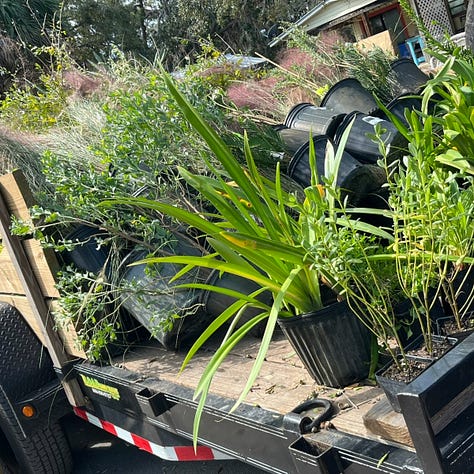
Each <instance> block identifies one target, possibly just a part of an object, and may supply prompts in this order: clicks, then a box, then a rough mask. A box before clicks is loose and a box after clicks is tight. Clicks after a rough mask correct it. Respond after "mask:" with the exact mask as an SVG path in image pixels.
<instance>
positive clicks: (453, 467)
mask: <svg viewBox="0 0 474 474" xmlns="http://www.w3.org/2000/svg"><path fill="white" fill-rule="evenodd" d="M31 205H32V201H31V196H30V194H29V192H28V189H27V186H26V185H25V180H24V178H23V176H22V175H21V173H17V172H15V173H13V174H9V175H5V176H2V177H0V231H1V237H2V250H1V252H0V301H1V303H0V430H1V431H0V446H1V447H0V471H1V470H2V469H3V470H4V471H5V472H15V471H16V472H32V473H43V472H44V473H46V472H48V473H53V472H57V473H61V472H68V471H70V469H71V459H70V454H69V452H68V448H67V443H66V439H65V437H64V434H63V433H62V431H61V427H60V424H59V422H58V421H59V420H60V418H61V417H63V416H64V415H65V414H67V413H70V412H71V410H73V411H74V413H75V414H76V415H78V416H79V417H81V418H83V419H84V420H87V421H88V422H90V423H93V424H94V425H96V426H99V427H100V428H102V429H104V430H106V431H108V432H110V433H112V434H114V435H115V436H118V437H120V438H122V439H124V440H126V441H127V442H129V443H131V444H134V445H136V446H137V447H138V448H140V449H143V450H146V451H148V452H150V453H152V454H154V455H156V456H158V457H160V458H162V459H167V460H173V461H177V462H179V461H191V460H224V459H237V460H240V461H242V462H244V463H248V464H249V465H252V466H255V467H258V468H260V469H262V470H264V471H267V472H271V473H306V472H307V473H328V474H332V473H340V472H344V473H371V472H374V473H375V472H384V473H399V472H400V473H402V472H403V473H410V472H416V473H421V472H424V473H426V474H437V473H453V474H454V473H458V474H470V473H472V472H474V335H471V336H469V337H468V338H466V339H465V340H464V341H463V342H461V343H459V344H457V345H456V346H455V347H454V348H453V349H452V350H451V351H450V352H449V353H448V354H447V355H446V356H445V357H444V358H443V362H442V363H436V364H434V365H433V366H431V367H430V368H428V369H427V371H426V372H425V373H424V375H423V377H421V378H420V382H419V383H418V384H417V385H414V386H412V387H411V388H410V392H409V393H404V394H400V395H399V401H400V405H401V407H402V413H401V414H398V413H395V412H393V411H392V410H391V408H390V405H389V404H388V403H387V401H386V399H385V396H384V395H383V394H382V392H381V390H380V389H379V388H378V387H376V386H370V385H365V386H364V385H360V386H352V387H347V388H345V389H344V390H336V389H331V388H328V387H320V386H317V385H316V384H315V383H314V381H312V379H311V378H310V377H309V375H308V374H307V372H306V371H305V369H304V368H303V367H302V365H301V363H300V361H299V360H298V358H297V356H296V355H295V354H294V352H293V351H292V349H291V347H290V345H289V344H288V342H287V341H286V340H285V338H284V337H283V336H282V335H278V334H277V335H276V336H275V338H274V340H273V342H272V345H271V348H270V351H269V353H268V355H267V360H266V362H265V364H264V367H263V370H262V373H261V375H260V377H259V379H258V381H257V383H256V384H255V386H254V387H253V389H252V391H251V393H250V394H249V396H248V398H247V402H246V404H243V405H241V406H240V407H239V408H238V409H237V410H236V411H234V412H232V413H229V410H230V408H231V407H232V405H233V404H234V401H235V398H236V397H237V396H238V394H239V391H240V389H241V387H242V385H241V384H242V382H243V380H242V378H243V377H244V374H246V373H248V367H249V365H250V364H252V363H253V358H254V356H255V355H256V353H257V350H258V343H259V341H258V339H253V338H251V337H249V338H247V339H246V340H245V341H244V343H243V345H242V346H241V347H240V349H239V352H238V353H237V352H236V353H233V354H231V355H230V356H229V357H228V358H227V359H226V361H225V364H224V366H223V370H222V371H220V373H219V374H218V377H217V379H216V381H215V384H214V385H213V389H212V390H213V391H212V395H210V396H209V397H208V400H207V403H206V406H205V410H204V414H203V416H202V419H201V427H200V431H199V446H198V448H197V450H194V448H193V446H192V441H191V438H192V429H193V428H192V427H193V418H194V414H195V410H196V402H195V401H193V388H194V387H195V385H196V383H197V380H198V377H199V375H200V373H201V370H202V368H203V367H204V366H205V364H206V361H207V360H208V359H209V357H210V354H212V352H213V350H215V348H216V347H214V346H213V345H212V342H211V343H210V344H209V345H208V346H207V347H206V350H204V351H202V352H201V353H200V354H199V355H198V356H197V357H196V358H195V359H194V360H193V362H192V363H191V365H190V367H189V369H186V370H185V371H184V372H183V373H182V374H181V375H178V372H179V367H180V365H181V363H182V360H183V358H184V354H182V353H179V352H170V351H167V350H165V349H164V348H163V347H162V346H161V345H160V344H159V343H158V342H157V341H150V340H148V341H145V342H143V341H141V342H136V343H135V344H132V345H131V346H130V347H128V348H127V349H126V350H125V351H123V352H122V353H119V354H117V355H116V356H115V357H114V358H113V359H112V360H111V361H110V363H108V364H105V365H99V364H93V363H90V362H89V361H87V360H86V358H85V356H84V354H83V353H82V351H81V349H78V348H77V347H76V346H75V345H74V334H75V328H74V327H73V326H72V325H71V326H70V327H69V328H67V327H62V328H60V330H56V329H55V328H54V323H53V321H52V320H51V317H50V309H51V308H52V307H53V306H54V304H55V298H57V296H58V295H57V292H56V291H57V290H56V289H55V287H54V274H55V271H56V265H57V262H56V261H55V257H54V255H52V254H50V253H48V252H47V251H46V250H45V249H42V248H41V247H40V245H39V243H38V242H36V241H34V239H23V240H20V239H18V238H17V237H14V236H12V235H11V234H10V231H9V227H10V221H11V216H12V215H15V216H17V217H21V218H25V217H27V216H28V208H29V207H30V206H31Z"/></svg>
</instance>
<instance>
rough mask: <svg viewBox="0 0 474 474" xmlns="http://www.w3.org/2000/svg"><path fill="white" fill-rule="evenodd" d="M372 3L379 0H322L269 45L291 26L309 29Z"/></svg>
mask: <svg viewBox="0 0 474 474" xmlns="http://www.w3.org/2000/svg"><path fill="white" fill-rule="evenodd" d="M373 3H381V2H380V0H323V1H322V2H320V3H318V4H317V5H316V6H315V7H314V8H313V9H312V10H310V11H309V12H308V13H306V15H304V16H302V17H301V18H300V19H299V20H298V21H297V22H295V24H294V26H293V27H292V28H290V29H288V30H286V31H284V32H283V33H281V34H280V35H278V36H277V37H276V38H274V39H273V40H272V41H271V42H270V43H269V46H270V47H273V46H275V45H277V44H278V43H279V42H280V41H282V40H284V39H285V38H286V37H287V36H288V35H289V34H290V33H291V31H292V29H293V28H298V27H303V28H304V29H305V31H311V30H314V29H316V28H319V27H321V26H323V25H326V24H327V23H330V22H334V21H335V20H337V19H339V18H343V17H344V18H347V17H348V16H349V15H350V14H351V13H354V12H358V11H359V10H363V9H365V8H366V7H367V6H368V5H371V4H373Z"/></svg>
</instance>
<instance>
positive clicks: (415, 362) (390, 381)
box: [375, 335, 458, 413]
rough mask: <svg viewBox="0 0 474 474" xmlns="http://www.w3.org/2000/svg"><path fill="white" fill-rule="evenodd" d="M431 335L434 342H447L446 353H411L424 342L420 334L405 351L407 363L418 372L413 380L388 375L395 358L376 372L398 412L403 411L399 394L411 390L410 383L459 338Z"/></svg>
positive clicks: (389, 399)
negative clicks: (434, 354) (419, 354)
mask: <svg viewBox="0 0 474 474" xmlns="http://www.w3.org/2000/svg"><path fill="white" fill-rule="evenodd" d="M431 337H432V340H433V343H434V344H436V343H440V344H446V345H447V347H448V348H446V350H445V352H444V354H443V355H442V356H441V357H429V356H424V357H420V356H417V355H412V354H410V350H412V349H416V348H418V347H420V346H421V345H422V344H423V337H422V336H419V337H418V338H416V339H415V340H414V341H412V342H411V344H409V345H408V346H407V347H406V348H405V352H406V354H405V360H406V362H407V364H408V365H410V366H413V367H414V369H413V370H414V371H416V374H415V375H413V378H412V379H411V380H409V381H403V380H399V379H397V378H392V377H390V376H389V375H387V372H388V371H389V370H390V369H391V368H393V367H394V365H395V362H394V361H393V360H391V361H390V362H388V363H387V364H386V365H385V366H384V367H382V368H381V369H380V370H378V371H377V372H376V374H375V379H376V380H377V383H378V385H379V386H380V388H382V390H383V391H384V393H385V395H386V397H387V400H388V401H389V403H390V405H391V407H392V409H393V410H394V411H395V412H397V413H400V412H401V407H400V403H399V401H398V394H399V393H405V392H407V391H409V390H410V384H411V383H413V382H415V380H416V379H417V378H418V377H420V376H421V375H422V374H423V372H424V371H425V370H426V369H428V368H429V367H431V366H432V365H433V364H435V363H436V362H437V361H438V360H440V359H441V358H442V357H443V356H444V355H445V354H447V353H448V352H449V350H450V349H451V348H452V347H454V346H455V344H456V343H457V342H458V339H456V338H452V337H449V338H448V337H443V336H438V335H432V336H431ZM399 362H400V363H402V358H401V356H400V357H399Z"/></svg>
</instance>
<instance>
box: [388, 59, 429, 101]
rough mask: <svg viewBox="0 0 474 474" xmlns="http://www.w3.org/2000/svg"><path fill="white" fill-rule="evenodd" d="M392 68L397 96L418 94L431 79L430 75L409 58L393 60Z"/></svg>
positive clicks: (392, 77)
mask: <svg viewBox="0 0 474 474" xmlns="http://www.w3.org/2000/svg"><path fill="white" fill-rule="evenodd" d="M390 70H391V79H392V81H393V82H394V85H393V89H394V92H395V96H398V95H401V94H418V93H420V91H421V90H422V89H423V87H424V86H425V85H426V82H427V81H428V79H429V76H428V75H427V74H425V73H424V72H423V71H422V70H421V69H420V68H419V67H418V66H417V65H416V64H415V63H414V62H413V61H412V60H411V59H409V58H401V59H397V60H395V61H393V62H392V63H391V64H390Z"/></svg>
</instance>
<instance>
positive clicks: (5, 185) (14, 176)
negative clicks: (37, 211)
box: [0, 170, 36, 220]
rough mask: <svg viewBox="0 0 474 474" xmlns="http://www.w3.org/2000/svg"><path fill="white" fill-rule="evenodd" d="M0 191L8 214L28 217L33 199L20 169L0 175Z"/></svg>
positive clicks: (26, 218)
mask: <svg viewBox="0 0 474 474" xmlns="http://www.w3.org/2000/svg"><path fill="white" fill-rule="evenodd" d="M0 191H1V193H2V196H3V199H4V201H5V204H6V208H7V209H8V210H9V212H10V214H12V215H14V216H16V217H18V218H19V219H24V220H29V219H30V211H29V209H30V207H32V206H34V205H35V204H36V203H35V200H34V198H33V194H32V193H31V190H30V187H29V186H28V182H27V181H26V178H25V175H24V174H23V173H22V172H21V171H20V170H15V171H13V173H8V174H4V175H2V176H0Z"/></svg>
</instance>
